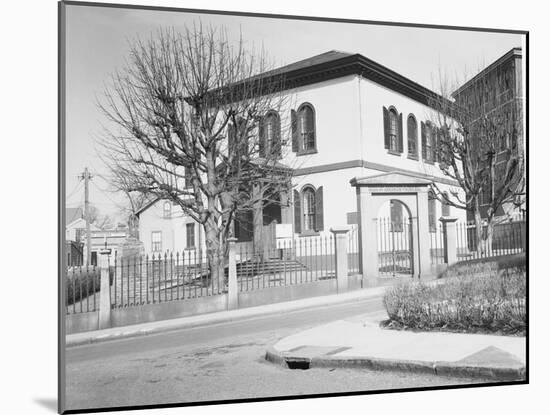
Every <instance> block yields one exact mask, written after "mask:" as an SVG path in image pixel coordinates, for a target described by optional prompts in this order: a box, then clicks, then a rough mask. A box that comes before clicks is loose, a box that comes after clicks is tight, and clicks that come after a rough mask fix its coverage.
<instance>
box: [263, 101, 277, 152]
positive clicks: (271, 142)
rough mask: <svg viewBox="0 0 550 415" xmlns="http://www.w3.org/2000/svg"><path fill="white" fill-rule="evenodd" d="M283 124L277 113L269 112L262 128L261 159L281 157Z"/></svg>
mask: <svg viewBox="0 0 550 415" xmlns="http://www.w3.org/2000/svg"><path fill="white" fill-rule="evenodd" d="M280 137H281V122H280V119H279V114H278V113H277V112H276V111H269V112H268V113H267V115H266V116H265V117H264V119H263V121H262V125H261V126H260V157H272V156H277V157H280V156H281V139H280Z"/></svg>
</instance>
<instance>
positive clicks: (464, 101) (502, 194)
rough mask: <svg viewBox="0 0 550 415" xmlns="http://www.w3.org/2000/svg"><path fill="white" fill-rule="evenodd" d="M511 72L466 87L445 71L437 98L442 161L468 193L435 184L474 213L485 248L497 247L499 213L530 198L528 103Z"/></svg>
mask: <svg viewBox="0 0 550 415" xmlns="http://www.w3.org/2000/svg"><path fill="white" fill-rule="evenodd" d="M507 76H509V74H508V75H507V74H503V73H502V72H500V71H496V72H481V73H480V75H478V76H477V77H476V78H474V79H473V81H472V82H470V83H469V84H468V85H466V86H464V87H460V86H459V84H458V83H454V84H453V85H451V83H450V82H449V81H448V78H447V77H445V76H443V75H442V74H441V71H440V75H439V87H440V94H441V95H440V96H435V95H434V97H432V99H431V100H432V102H431V106H432V107H433V108H434V111H433V114H432V119H433V124H434V125H433V127H434V133H435V135H434V137H435V140H436V143H435V149H436V152H437V154H438V161H439V167H440V169H441V170H442V171H443V173H444V174H445V175H446V176H448V177H450V178H452V179H454V180H456V182H457V183H458V185H459V186H460V187H461V188H462V189H463V191H464V195H465V196H464V197H461V196H460V195H459V193H458V192H451V193H450V194H449V193H446V192H442V191H441V190H440V189H439V188H438V186H437V185H434V189H435V190H436V195H437V197H438V198H439V199H440V200H441V201H443V202H444V203H448V204H450V205H452V206H455V207H458V208H461V209H466V210H468V211H469V212H470V213H471V214H472V215H473V217H474V222H475V229H476V241H477V245H476V246H477V249H478V250H479V251H484V250H491V249H492V248H491V246H492V238H493V229H494V225H495V223H496V220H495V219H496V218H497V217H505V215H502V214H503V213H504V214H505V213H506V208H507V207H509V206H517V205H521V204H522V203H523V201H524V198H525V175H524V172H525V170H524V169H525V164H524V153H523V149H522V146H521V145H520V144H521V142H520V137H521V136H522V125H523V124H522V103H521V97H518V96H517V95H516V94H515V93H514V88H515V85H514V84H513V82H512V80H510V79H506V77H507ZM451 87H452V88H451ZM484 222H485V223H484ZM484 227H485V231H484Z"/></svg>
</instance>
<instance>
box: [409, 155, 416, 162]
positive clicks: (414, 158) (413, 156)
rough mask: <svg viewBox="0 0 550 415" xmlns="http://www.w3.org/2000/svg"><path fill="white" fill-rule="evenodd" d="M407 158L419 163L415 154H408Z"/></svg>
mask: <svg viewBox="0 0 550 415" xmlns="http://www.w3.org/2000/svg"><path fill="white" fill-rule="evenodd" d="M407 158H408V159H410V160H415V161H418V156H415V155H414V154H408V155H407Z"/></svg>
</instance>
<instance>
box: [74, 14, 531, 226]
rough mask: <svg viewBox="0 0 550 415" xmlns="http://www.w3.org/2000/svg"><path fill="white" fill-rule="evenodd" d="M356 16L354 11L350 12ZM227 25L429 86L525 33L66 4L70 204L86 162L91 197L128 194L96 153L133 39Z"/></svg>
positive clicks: (116, 198)
mask: <svg viewBox="0 0 550 415" xmlns="http://www.w3.org/2000/svg"><path fill="white" fill-rule="evenodd" d="M352 17H353V16H350V18H352ZM199 21H200V22H202V23H203V24H207V25H208V24H210V25H212V26H214V27H219V26H223V27H224V28H225V29H226V30H227V32H228V35H229V36H230V40H234V41H236V40H237V39H238V36H239V33H242V37H243V40H244V42H245V44H246V46H247V47H249V48H256V49H257V48H260V47H263V48H264V49H265V50H266V52H267V54H268V56H269V58H270V59H271V60H272V61H273V62H274V64H275V66H282V65H286V64H289V63H292V62H295V61H298V60H302V59H305V58H308V57H311V56H314V55H318V54H320V53H323V52H327V51H329V50H340V51H344V52H350V53H360V54H362V55H364V56H366V57H368V58H370V59H372V60H374V61H376V62H378V63H380V64H382V65H384V66H386V67H388V68H390V69H393V70H395V71H396V72H398V73H400V74H402V75H403V76H406V77H407V78H410V79H411V80H413V81H415V82H418V83H419V84H421V85H424V86H426V87H428V88H433V86H434V84H436V83H437V79H438V73H439V71H440V69H441V70H442V71H443V73H447V74H449V75H451V76H452V77H455V76H457V77H458V78H460V79H463V78H464V77H465V76H471V75H474V74H475V73H477V72H479V70H480V69H482V68H483V67H485V66H487V65H488V64H490V63H491V62H493V61H494V60H495V59H497V58H499V57H500V56H501V55H503V54H504V53H506V52H507V51H508V50H510V49H511V48H513V47H518V46H522V41H523V36H522V35H518V34H507V33H487V32H480V31H460V30H448V29H424V28H412V27H410V28H409V27H401V26H386V25H375V24H357V23H336V22H314V21H305V20H291V19H281V18H277V19H275V18H259V17H242V16H224V15H213V14H199V13H183V12H171V11H151V10H130V9H116V8H109V7H92V6H76V5H69V6H67V20H66V22H67V26H66V51H67V53H66V122H67V125H66V195H67V197H66V205H67V207H76V206H82V205H83V201H84V186H83V182H82V181H81V180H80V179H79V178H78V176H79V175H81V174H82V172H83V171H84V168H85V167H87V168H88V169H89V170H90V172H91V173H92V175H93V178H92V180H91V185H90V202H91V203H92V204H94V205H95V206H97V207H98V208H99V210H100V211H101V213H103V214H109V215H112V216H116V215H117V214H118V212H119V211H120V207H121V206H123V205H124V197H123V196H122V195H120V194H117V193H116V192H112V191H110V189H109V184H108V182H107V181H106V175H107V173H106V168H105V167H104V165H103V164H102V161H101V160H100V158H99V156H98V146H97V144H96V139H97V137H99V136H100V134H101V129H102V125H103V124H104V123H105V120H104V118H103V116H102V114H101V113H100V111H99V110H98V107H97V101H98V99H101V96H102V93H103V91H104V88H105V86H104V85H105V82H107V81H108V79H109V75H110V74H112V73H113V72H114V71H115V70H116V69H117V68H118V67H120V66H122V65H123V63H124V59H125V57H126V56H127V55H128V51H129V42H132V41H133V40H134V39H136V38H137V37H138V36H139V37H149V36H150V35H151V34H152V33H154V32H155V31H156V30H158V29H159V28H161V27H173V28H174V29H176V30H183V29H184V28H185V27H186V26H188V25H192V24H193V23H194V22H199Z"/></svg>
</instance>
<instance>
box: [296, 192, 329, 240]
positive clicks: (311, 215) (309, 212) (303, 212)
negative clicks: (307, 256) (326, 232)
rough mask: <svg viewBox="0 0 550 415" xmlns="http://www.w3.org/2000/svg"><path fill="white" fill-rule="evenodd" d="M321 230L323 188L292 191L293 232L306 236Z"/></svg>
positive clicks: (322, 223)
mask: <svg viewBox="0 0 550 415" xmlns="http://www.w3.org/2000/svg"><path fill="white" fill-rule="evenodd" d="M323 229H324V218H323V186H319V187H318V188H317V189H315V188H314V187H313V186H311V185H307V186H304V188H303V189H302V191H301V192H298V191H297V190H294V232H296V233H300V234H303V235H307V234H312V233H315V232H319V231H322V230H323Z"/></svg>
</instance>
